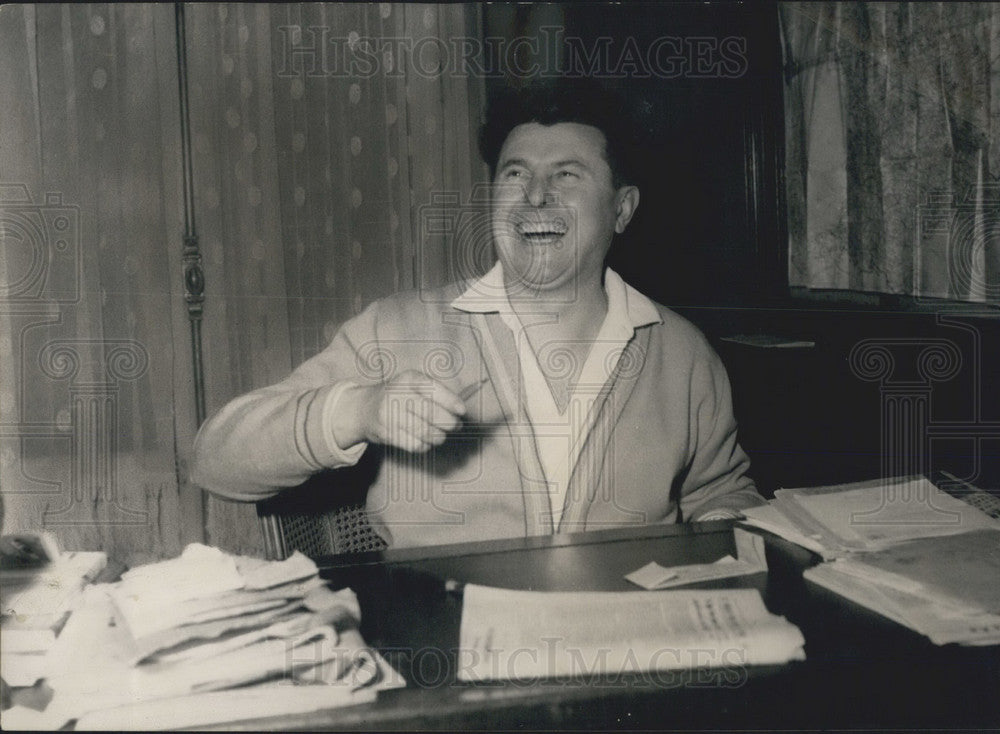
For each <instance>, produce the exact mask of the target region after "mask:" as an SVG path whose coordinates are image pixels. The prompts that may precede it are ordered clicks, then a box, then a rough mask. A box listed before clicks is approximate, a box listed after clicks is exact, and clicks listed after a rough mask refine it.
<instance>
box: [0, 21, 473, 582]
mask: <svg viewBox="0 0 1000 734" xmlns="http://www.w3.org/2000/svg"><path fill="white" fill-rule="evenodd" d="M186 13H187V23H186V28H187V49H186V51H187V60H188V83H189V89H190V104H191V108H190V120H191V132H192V141H193V168H194V188H195V206H194V208H195V211H194V216H195V226H196V231H197V234H198V236H199V245H200V249H201V253H202V256H203V265H204V271H205V280H206V290H205V296H206V298H205V305H204V325H203V343H204V355H205V356H204V360H205V386H206V399H207V403H208V405H207V407H208V410H209V412H211V411H213V410H215V409H217V408H218V407H220V406H221V405H222V404H223V403H225V402H226V401H228V400H229V399H230V398H232V397H234V396H235V395H238V394H239V393H242V392H244V391H246V390H249V389H252V388H254V387H258V386H262V385H265V384H268V383H270V382H274V381H276V380H278V379H281V378H282V377H283V376H284V375H285V374H287V373H288V371H289V370H290V369H291V368H292V367H293V366H294V365H296V364H298V363H299V362H301V361H302V360H304V359H305V358H307V357H308V356H310V355H312V354H314V353H315V352H316V351H318V350H319V349H321V348H322V347H323V346H324V345H325V343H326V342H327V341H328V340H329V338H330V336H332V334H333V332H334V331H335V330H336V328H337V327H338V326H339V325H340V324H341V323H342V322H343V321H344V320H345V319H346V318H348V317H350V316H351V315H353V314H354V313H357V312H358V311H359V310H360V309H361V308H363V306H364V305H366V304H367V303H368V302H370V301H371V300H373V299H375V298H377V297H379V296H381V295H384V294H387V293H390V292H392V291H395V290H398V289H401V288H408V287H414V286H416V285H419V284H432V283H436V282H441V281H443V280H445V279H447V278H449V277H450V276H451V275H453V273H451V272H450V266H449V263H450V262H451V258H450V257H449V253H448V247H449V245H450V243H449V242H448V241H446V240H445V239H443V238H442V237H440V236H437V235H434V236H430V235H428V236H425V235H424V234H423V233H422V221H421V216H422V211H423V207H424V206H425V205H426V204H428V203H429V202H430V201H431V198H432V194H434V195H437V194H442V193H443V194H452V193H453V194H455V195H457V196H458V197H459V200H464V199H465V198H466V197H467V196H468V194H469V191H470V189H471V186H472V183H473V182H474V181H478V180H480V179H481V178H482V177H483V175H484V171H483V166H482V164H481V163H480V162H479V159H478V155H477V153H476V152H475V145H474V141H475V128H476V125H477V124H478V121H479V116H480V109H481V104H482V99H481V97H482V88H481V87H482V79H477V78H473V77H470V76H469V75H465V74H461V73H457V74H456V73H451V69H448V68H445V66H446V64H447V62H449V61H450V60H449V59H447V58H439V59H436V58H435V56H434V54H435V53H440V52H441V50H442V49H447V46H446V45H443V44H441V43H431V42H428V43H424V44H423V45H422V48H423V52H424V53H423V55H422V57H421V60H420V63H419V65H415V64H413V63H412V62H411V61H410V60H409V59H408V57H407V55H406V53H405V51H406V49H407V48H409V47H412V45H413V44H414V43H417V42H419V40H420V39H430V40H432V41H433V40H434V39H443V40H449V39H457V38H478V37H479V34H480V30H479V19H478V17H479V10H478V8H476V7H475V6H464V5H448V6H438V5H413V4H407V5H402V4H399V5H397V4H389V3H382V4H361V3H358V4H339V3H337V4H333V3H331V4H303V5H282V4H274V5H264V4H258V5H247V4H240V3H233V4H215V3H205V4H201V3H191V4H188V5H187V6H186ZM380 39H398V40H397V41H394V42H393V43H391V44H389V45H388V46H387V48H389V49H395V50H396V53H395V54H393V58H391V59H390V58H388V57H387V56H384V55H380V56H379V57H378V62H379V63H378V64H374V65H370V66H369V67H362V66H355V67H353V68H352V69H351V70H349V71H348V73H343V71H342V70H338V69H336V68H335V67H334V66H331V65H330V64H329V63H328V60H327V62H324V61H323V58H325V57H326V56H327V55H328V54H329V53H330V50H331V49H333V48H335V47H337V46H336V44H338V43H341V44H354V48H355V49H356V48H357V46H358V44H366V43H367V44H369V46H363V47H362V49H361V50H362V51H363V50H365V49H366V48H368V47H372V48H375V47H379V46H381V42H380ZM393 44H394V45H393ZM310 47H312V48H314V49H315V53H317V54H319V55H321V59H320V63H318V64H316V68H315V69H313V70H312V72H310V70H309V65H308V64H302V63H300V62H301V61H302V60H303V59H306V60H308V54H309V51H308V49H309V48H310ZM348 48H350V46H348ZM365 58H368V57H365ZM436 63H437V64H438V66H435V64H436ZM177 89H178V83H177V54H176V48H175V26H174V9H173V7H172V6H171V5H118V4H107V5H103V4H92V5H83V4H79V5H77V4H64V5H39V6H21V7H14V6H6V7H4V8H2V9H0V93H2V94H3V96H4V99H8V100H10V99H16V100H18V104H16V105H4V106H3V107H2V109H0V182H2V183H4V184H9V185H7V186H5V187H4V188H3V190H2V192H0V193H2V194H3V200H2V201H0V226H2V229H0V245H2V247H0V340H2V341H0V369H2V372H0V375H2V377H0V490H2V492H3V501H4V506H5V509H6V518H5V519H4V529H5V530H8V531H9V530H10V529H12V528H29V527H38V526H41V525H45V526H48V527H51V528H52V529H53V530H54V531H55V532H56V534H57V535H58V536H59V537H60V539H61V540H62V541H63V543H64V544H65V545H67V546H68V547H75V548H80V549H86V548H102V549H107V550H109V551H110V552H111V553H113V554H114V555H116V556H117V557H118V558H121V559H123V560H125V561H126V562H133V563H134V562H140V561H143V560H148V559H150V558H158V557H163V556H167V555H171V554H174V553H176V552H178V551H179V550H180V547H181V546H182V545H183V543H185V542H188V541H190V540H196V539H204V540H207V541H208V542H211V543H214V544H216V545H219V546H222V547H224V548H227V549H229V550H233V551H239V552H258V551H260V550H261V547H262V544H261V538H260V533H259V530H258V528H257V524H256V517H255V514H254V512H253V509H252V507H249V506H246V505H238V504H235V503H226V502H221V501H216V500H214V499H206V498H203V496H202V493H201V492H200V490H198V488H196V487H193V486H190V485H189V483H188V482H187V473H188V469H187V464H188V461H189V458H190V450H191V445H192V441H193V437H194V432H195V430H196V426H195V419H194V405H193V383H192V376H191V356H190V350H191V347H190V335H189V330H188V323H187V315H186V310H185V306H184V301H183V287H182V282H181V273H182V262H181V251H182V242H181V234H182V232H183V217H182V212H183V209H182V195H181V168H180V160H181V151H180V132H179V127H180V123H179V113H178V92H177ZM49 194H52V195H53V196H52V197H51V198H47V197H48V195H49ZM25 197H27V201H24V199H25ZM63 214H66V216H62V215H63ZM64 221H65V222H68V223H69V225H70V229H69V230H67V231H68V233H69V234H68V236H66V237H63V236H62V235H61V233H62V230H58V231H57V229H56V228H57V226H62V223H63V222H64ZM32 222H41V225H40V228H39V227H34V225H33V224H32ZM60 242H65V243H67V244H66V247H63V246H62V245H60V244H59V243H60ZM36 245H38V246H37V247H36ZM64 506H66V507H69V508H70V509H71V510H72V513H75V514H65V513H63V514H62V515H60V514H59V512H61V511H62V510H63V509H64ZM54 513H55V514H54ZM60 518H62V519H65V520H67V522H65V523H63V524H54V523H58V522H59V520H60Z"/></svg>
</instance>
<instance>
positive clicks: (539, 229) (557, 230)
mask: <svg viewBox="0 0 1000 734" xmlns="http://www.w3.org/2000/svg"><path fill="white" fill-rule="evenodd" d="M517 231H518V234H520V235H521V236H522V237H529V238H537V239H543V238H548V237H562V236H563V235H564V234H566V228H565V227H560V226H559V225H557V224H521V225H518V227H517Z"/></svg>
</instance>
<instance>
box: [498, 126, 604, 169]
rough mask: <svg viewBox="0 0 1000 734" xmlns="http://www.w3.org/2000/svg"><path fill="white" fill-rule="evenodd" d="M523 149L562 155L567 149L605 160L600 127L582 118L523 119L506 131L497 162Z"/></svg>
mask: <svg viewBox="0 0 1000 734" xmlns="http://www.w3.org/2000/svg"><path fill="white" fill-rule="evenodd" d="M523 151H531V152H538V153H544V154H548V155H551V156H552V157H556V158H562V157H564V156H565V155H566V153H568V152H572V153H575V154H576V155H579V156H585V155H587V154H588V153H592V154H596V155H599V156H600V157H601V159H603V160H605V161H606V160H607V139H606V138H605V136H604V133H603V132H602V131H601V129H600V128H598V127H595V126H593V125H588V124H586V123H582V122H555V123H552V124H549V125H546V124H543V123H539V122H525V123H522V124H520V125H518V126H516V127H515V128H513V129H512V130H511V131H510V133H508V134H507V138H506V139H505V140H504V143H503V147H502V148H501V149H500V162H501V163H502V162H503V161H504V160H506V159H508V158H511V157H517V156H518V154H519V153H521V152H523Z"/></svg>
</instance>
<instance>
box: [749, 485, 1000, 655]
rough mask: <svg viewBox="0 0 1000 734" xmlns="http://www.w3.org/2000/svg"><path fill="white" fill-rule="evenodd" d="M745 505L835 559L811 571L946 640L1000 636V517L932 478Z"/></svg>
mask: <svg viewBox="0 0 1000 734" xmlns="http://www.w3.org/2000/svg"><path fill="white" fill-rule="evenodd" d="M744 514H745V515H746V521H745V522H746V523H747V524H750V525H753V526H755V527H759V528H762V529H764V530H767V531H769V532H772V533H775V534H777V535H780V536H782V537H784V538H785V539H787V540H790V541H791V542H793V543H797V544H799V545H801V546H803V547H805V548H808V549H809V550H812V551H814V552H816V553H818V554H819V555H821V556H822V557H823V558H824V559H825V560H826V561H827V562H826V563H822V564H820V565H819V566H816V567H815V568H811V569H809V570H807V571H806V572H805V577H806V578H807V579H809V580H810V581H813V582H815V583H817V584H820V585H821V586H824V587H826V588H828V589H830V590H832V591H834V592H836V593H838V594H840V595H842V596H844V597H846V598H849V599H851V600H852V601H854V602H856V603H858V604H861V605H863V606H866V607H869V608H870V609H873V610H875V611H877V612H879V613H880V614H883V615H884V616H886V617H888V618H890V619H892V620H894V621H896V622H898V623H900V624H903V625H906V626H907V627H909V628H911V629H914V630H916V631H918V632H920V633H921V634H924V635H926V636H927V637H929V638H930V639H931V640H932V641H934V642H935V643H937V644H945V643H950V642H958V643H964V644H993V643H996V642H1000V616H998V615H1000V595H998V592H997V589H998V588H1000V586H998V584H997V580H998V579H1000V522H998V521H997V520H995V519H993V518H991V517H990V516H988V515H987V514H985V513H984V512H982V511H981V510H980V509H978V508H976V507H973V506H971V505H969V504H967V503H965V502H962V501H961V500H959V499H956V498H955V497H952V496H951V495H949V494H946V493H945V492H942V491H941V490H939V489H938V488H937V487H935V486H934V485H933V484H932V483H931V482H930V481H928V480H927V479H926V478H924V477H903V478H899V479H893V480H885V481H882V480H880V481H872V482H858V483H855V484H846V485H841V486H834V487H812V488H801V489H781V490H778V491H777V492H776V493H775V499H774V500H773V501H772V502H771V503H770V504H768V505H767V506H764V507H755V508H751V509H749V510H745V511H744Z"/></svg>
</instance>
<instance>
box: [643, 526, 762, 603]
mask: <svg viewBox="0 0 1000 734" xmlns="http://www.w3.org/2000/svg"><path fill="white" fill-rule="evenodd" d="M733 537H734V539H735V540H736V555H737V557H736V558H733V557H732V556H729V555H727V556H724V557H723V558H720V559H719V560H717V561H715V562H714V563H693V564H691V565H687V566H671V567H670V568H665V567H664V566H661V565H660V564H659V563H657V562H656V561H650V562H649V563H647V564H646V565H645V566H643V567H642V568H640V569H637V570H635V571H633V572H632V573H629V574H626V575H625V578H626V579H628V580H629V581H631V582H632V583H633V584H635V585H636V586H641V587H642V588H644V589H649V590H658V589H669V588H671V587H673V586H682V585H683V584H693V583H696V582H699V581H714V580H716V579H726V578H732V577H734V576H747V575H749V574H752V573H758V572H760V571H766V570H767V560H766V558H765V556H764V539H763V538H762V537H761V536H759V535H756V534H754V533H748V532H747V531H745V530H741V529H740V528H734V530H733Z"/></svg>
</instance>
